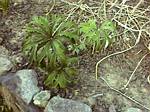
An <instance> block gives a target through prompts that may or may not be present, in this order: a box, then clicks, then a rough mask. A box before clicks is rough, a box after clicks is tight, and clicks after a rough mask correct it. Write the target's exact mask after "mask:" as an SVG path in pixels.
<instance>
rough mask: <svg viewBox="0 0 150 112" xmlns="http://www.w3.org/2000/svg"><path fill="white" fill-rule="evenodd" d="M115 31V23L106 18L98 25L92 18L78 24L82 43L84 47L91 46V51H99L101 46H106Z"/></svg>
mask: <svg viewBox="0 0 150 112" xmlns="http://www.w3.org/2000/svg"><path fill="white" fill-rule="evenodd" d="M115 31H116V28H115V25H114V24H113V23H112V22H111V21H108V20H107V21H105V22H103V23H102V25H101V26H98V25H97V24H96V20H94V19H89V20H88V21H87V22H85V23H81V24H80V32H81V33H82V37H83V38H84V39H83V40H84V43H85V45H86V47H88V48H93V51H99V50H100V49H101V48H103V47H104V48H107V47H108V45H109V44H110V43H111V41H112V40H113V38H114V34H115Z"/></svg>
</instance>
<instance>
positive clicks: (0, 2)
mask: <svg viewBox="0 0 150 112" xmlns="http://www.w3.org/2000/svg"><path fill="white" fill-rule="evenodd" d="M9 4H10V0H0V10H2V11H3V12H4V13H7V10H8V8H9Z"/></svg>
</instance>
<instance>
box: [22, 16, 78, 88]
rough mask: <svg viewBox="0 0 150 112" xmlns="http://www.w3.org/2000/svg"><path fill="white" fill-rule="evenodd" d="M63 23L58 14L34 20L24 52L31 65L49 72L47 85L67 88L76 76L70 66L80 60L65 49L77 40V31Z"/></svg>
mask: <svg viewBox="0 0 150 112" xmlns="http://www.w3.org/2000/svg"><path fill="white" fill-rule="evenodd" d="M64 20H65V19H64V17H62V16H57V15H50V16H47V17H41V16H40V17H33V19H32V21H31V22H30V23H29V24H28V26H27V28H26V34H27V35H26V38H25V41H24V44H23V52H24V53H25V54H26V55H27V56H29V59H30V61H31V63H33V64H34V65H36V66H38V67H40V68H42V69H43V70H45V71H47V72H48V74H47V79H46V80H45V84H46V85H47V86H51V87H60V88H64V87H66V85H67V84H68V83H70V82H72V80H71V79H72V76H73V75H74V74H75V73H76V70H75V69H74V68H73V67H72V66H71V65H72V64H73V63H74V62H75V61H76V60H77V58H75V57H71V56H68V55H67V47H66V46H68V45H70V44H73V43H74V42H75V41H76V38H77V37H78V36H77V35H76V34H77V28H76V24H75V23H74V22H72V21H69V20H68V21H64ZM62 22H64V24H62ZM60 24H62V25H61V26H60ZM58 27H59V28H58Z"/></svg>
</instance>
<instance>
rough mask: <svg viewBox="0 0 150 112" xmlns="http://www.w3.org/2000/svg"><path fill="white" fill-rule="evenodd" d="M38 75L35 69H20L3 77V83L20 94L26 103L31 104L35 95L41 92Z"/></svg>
mask: <svg viewBox="0 0 150 112" xmlns="http://www.w3.org/2000/svg"><path fill="white" fill-rule="evenodd" d="M36 75H37V74H36V72H35V71H33V70H28V69H25V70H20V71H18V72H16V74H14V75H10V76H7V77H6V76H5V77H3V78H2V79H1V80H2V85H4V86H5V87H7V88H8V89H9V90H10V91H12V93H14V94H15V95H17V96H19V97H20V98H21V99H22V100H23V101H24V102H25V103H26V104H29V103H30V102H31V100H32V98H33V96H34V95H35V94H36V93H37V92H39V88H38V87H37V84H38V82H37V78H36Z"/></svg>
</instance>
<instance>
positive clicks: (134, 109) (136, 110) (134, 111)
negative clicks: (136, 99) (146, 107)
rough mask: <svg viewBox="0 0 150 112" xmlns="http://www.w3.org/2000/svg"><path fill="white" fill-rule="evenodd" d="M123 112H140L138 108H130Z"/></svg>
mask: <svg viewBox="0 0 150 112" xmlns="http://www.w3.org/2000/svg"><path fill="white" fill-rule="evenodd" d="M125 112H142V110H141V109H138V108H133V107H131V108H128V109H127V110H126V111H125Z"/></svg>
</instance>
